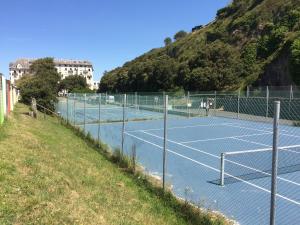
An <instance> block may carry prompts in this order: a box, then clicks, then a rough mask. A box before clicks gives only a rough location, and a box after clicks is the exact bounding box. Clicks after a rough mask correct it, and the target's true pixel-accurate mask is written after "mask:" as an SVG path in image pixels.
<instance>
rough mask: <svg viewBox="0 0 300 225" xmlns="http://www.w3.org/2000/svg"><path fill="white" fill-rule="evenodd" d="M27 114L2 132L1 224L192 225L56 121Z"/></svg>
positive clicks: (20, 107)
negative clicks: (35, 117) (34, 117)
mask: <svg viewBox="0 0 300 225" xmlns="http://www.w3.org/2000/svg"><path fill="white" fill-rule="evenodd" d="M27 111H28V107H26V106H24V105H20V104H19V105H17V107H16V109H15V112H14V113H13V115H12V116H11V117H10V118H9V119H8V120H7V121H6V122H5V124H4V125H3V126H2V127H0V199H1V201H0V224H89V225H90V224H105V225H106V224H122V225H125V224H147V225H151V224H160V225H162V224H170V225H171V224H172V225H176V224H178V225H179V224H180V225H184V224H193V223H192V222H189V219H188V218H187V217H186V216H185V217H184V216H183V215H182V214H180V213H178V212H175V210H174V208H172V207H170V206H169V205H168V204H167V203H166V202H164V201H163V200H162V199H161V198H159V197H158V196H157V195H155V194H154V193H153V192H151V191H149V190H148V189H146V188H144V187H143V185H140V184H138V182H137V180H136V179H135V178H134V177H133V176H130V175H128V174H126V173H124V172H122V171H121V170H120V169H118V168H117V167H116V165H115V164H112V163H111V162H109V161H107V159H106V158H104V157H103V156H102V155H101V154H99V153H98V152H97V151H95V149H93V148H91V147H90V145H88V144H87V142H85V141H83V140H82V139H80V138H78V136H76V135H75V134H74V132H73V131H72V130H70V129H67V128H66V127H64V126H62V125H60V124H59V123H58V121H57V120H56V119H55V118H51V117H48V116H47V118H46V120H44V119H43V117H42V116H41V117H39V118H38V119H37V120H35V119H33V118H31V117H29V116H28V115H25V114H24V113H25V112H27ZM184 218H185V219H184ZM203 218H204V219H203V221H204V222H203V223H201V224H221V223H219V222H213V221H217V220H216V219H212V220H210V219H207V218H208V217H207V216H204V217H203ZM205 218H206V219H205Z"/></svg>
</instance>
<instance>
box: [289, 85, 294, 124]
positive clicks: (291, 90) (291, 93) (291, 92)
mask: <svg viewBox="0 0 300 225" xmlns="http://www.w3.org/2000/svg"><path fill="white" fill-rule="evenodd" d="M293 98H294V93H293V85H291V86H290V98H289V119H292V116H291V114H290V113H291V103H292V99H293Z"/></svg>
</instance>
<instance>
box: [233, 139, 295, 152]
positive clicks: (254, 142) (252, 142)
mask: <svg viewBox="0 0 300 225" xmlns="http://www.w3.org/2000/svg"><path fill="white" fill-rule="evenodd" d="M232 139H236V140H238V141H243V142H248V143H251V144H256V145H261V146H265V147H272V145H266V144H263V143H260V142H256V141H249V140H245V139H241V138H236V137H233V138H232ZM283 147H284V146H283ZM279 148H280V146H279ZM285 151H287V152H293V153H296V154H300V152H296V151H293V150H290V149H285Z"/></svg>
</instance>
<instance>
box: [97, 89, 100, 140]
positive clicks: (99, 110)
mask: <svg viewBox="0 0 300 225" xmlns="http://www.w3.org/2000/svg"><path fill="white" fill-rule="evenodd" d="M100 121H101V93H100V94H99V109H98V136H97V137H98V144H99V145H100V125H101V124H100Z"/></svg>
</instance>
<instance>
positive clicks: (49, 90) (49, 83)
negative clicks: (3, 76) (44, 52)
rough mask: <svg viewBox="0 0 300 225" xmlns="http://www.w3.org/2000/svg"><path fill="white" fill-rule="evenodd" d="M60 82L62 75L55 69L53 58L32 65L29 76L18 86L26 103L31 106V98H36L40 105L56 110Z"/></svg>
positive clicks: (39, 60) (19, 82) (22, 79)
mask: <svg viewBox="0 0 300 225" xmlns="http://www.w3.org/2000/svg"><path fill="white" fill-rule="evenodd" d="M59 81H60V75H59V74H58V72H57V70H56V68H55V65H54V62H53V58H43V59H38V60H36V61H34V62H33V63H32V65H31V66H30V68H29V74H28V75H27V76H23V77H22V78H21V79H20V80H19V81H18V83H17V86H18V87H19V89H20V94H21V97H22V101H23V102H24V103H26V104H30V102H31V98H35V99H36V100H37V103H38V104H40V105H42V106H44V107H47V108H49V109H51V110H54V103H55V102H57V98H56V97H57V93H58V82H59Z"/></svg>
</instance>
